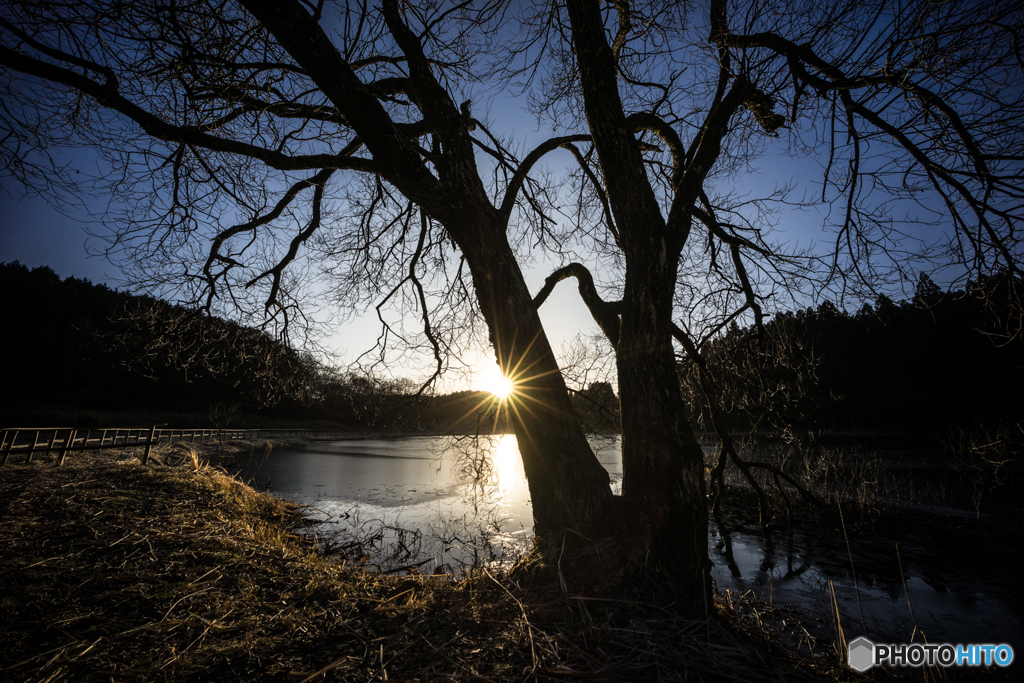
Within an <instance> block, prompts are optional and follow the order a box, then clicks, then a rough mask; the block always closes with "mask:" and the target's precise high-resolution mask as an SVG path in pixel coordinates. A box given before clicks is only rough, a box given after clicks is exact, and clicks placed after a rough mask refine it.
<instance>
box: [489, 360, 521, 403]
mask: <svg viewBox="0 0 1024 683" xmlns="http://www.w3.org/2000/svg"><path fill="white" fill-rule="evenodd" d="M483 388H484V391H489V392H491V393H492V394H494V395H495V396H496V397H497V398H499V399H501V400H502V401H504V400H507V399H508V397H509V396H511V395H512V393H513V392H514V391H515V384H514V383H513V382H512V380H510V379H509V378H508V377H505V376H504V375H503V374H501V370H499V369H498V366H497V365H493V366H491V367H489V368H488V369H487V372H486V373H485V374H484V377H483Z"/></svg>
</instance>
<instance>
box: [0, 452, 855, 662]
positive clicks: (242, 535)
mask: <svg viewBox="0 0 1024 683" xmlns="http://www.w3.org/2000/svg"><path fill="white" fill-rule="evenodd" d="M156 460H157V461H159V459H156ZM0 519H2V523H3V525H2V529H3V531H2V534H0V549H2V550H0V575H2V576H3V577H4V578H3V587H2V588H0V612H2V614H3V615H4V619H3V620H2V623H0V642H2V643H3V644H4V645H3V647H2V648H0V678H2V679H3V680H23V681H40V682H42V681H82V680H84V681H93V680H95V681H101V680H102V681H110V680H116V681H126V680H147V681H149V680H168V681H174V680H218V681H224V680H229V681H231V680H236V681H243V680H244V681H293V682H298V681H327V680H330V681H369V680H404V681H442V680H445V681H448V680H458V681H462V680H465V681H470V680H492V681H519V680H559V681H562V680H595V681H597V680H601V681H643V680H683V679H686V680H708V681H711V680H715V681H717V680H745V681H768V680H772V681H776V680H800V679H805V680H823V679H828V680H836V679H837V678H838V679H847V678H850V679H852V675H851V674H850V673H849V672H847V671H843V670H842V669H841V668H839V667H837V666H836V662H835V661H834V660H833V661H829V660H828V659H827V658H824V657H802V658H796V657H793V656H791V655H790V654H789V653H787V652H785V651H782V650H781V649H779V648H777V647H775V646H773V645H772V634H771V632H770V631H768V630H767V629H765V628H762V627H761V625H760V619H759V618H758V616H757V613H756V611H753V612H751V611H750V610H742V609H741V610H739V612H741V613H744V614H745V616H740V615H739V614H738V612H737V611H735V610H733V609H731V608H730V607H729V606H728V605H727V604H725V603H723V604H719V605H716V606H715V607H714V609H713V610H712V613H711V614H710V616H709V618H708V619H701V620H698V621H686V620H683V619H680V618H679V617H678V616H677V615H674V614H673V613H672V612H671V611H670V610H666V609H664V608H663V607H660V606H652V605H647V604H643V603H642V602H637V601H635V600H634V601H628V600H625V599H611V598H609V599H607V600H587V601H584V600H579V599H573V598H572V597H571V596H561V597H559V598H556V599H555V601H554V602H552V601H551V600H552V598H551V596H550V594H546V596H545V598H544V601H543V604H540V603H538V601H537V600H534V599H533V597H532V596H531V595H530V594H528V593H526V592H523V591H522V590H520V589H519V587H518V586H517V585H516V584H515V582H513V581H512V580H510V579H509V578H508V577H506V576H503V575H501V574H499V573H496V572H495V571H484V570H481V571H479V572H477V573H475V574H473V575H471V576H468V577H464V578H461V579H459V580H458V581H455V580H452V579H450V578H449V577H445V576H440V577H419V576H412V577H409V576H405V577H387V576H380V575H374V574H370V573H366V572H364V571H362V570H361V569H360V568H359V567H353V566H341V565H340V564H339V563H337V562H334V561H332V560H331V558H330V557H329V553H327V552H325V551H324V550H323V549H321V548H318V547H317V546H316V544H315V543H314V542H313V541H312V540H311V537H310V536H309V535H302V534H296V533H294V530H295V529H296V527H297V525H302V524H303V517H302V511H301V510H300V509H298V508H296V507H295V506H294V505H291V504H289V503H286V502H285V501H282V500H280V499H276V498H273V497H271V496H267V495H264V494H260V493H257V492H255V491H253V490H252V489H251V488H249V487H247V486H245V485H243V484H240V483H239V482H237V481H235V480H234V479H232V478H230V477H227V476H225V475H224V474H222V473H219V472H218V471H216V470H213V469H210V468H205V469H204V468H202V467H198V468H197V467H194V466H193V467H189V466H185V467H177V468H169V467H164V466H160V465H153V466H149V467H143V466H141V465H140V464H139V463H138V461H137V460H136V459H133V458H129V457H124V459H121V460H118V459H116V458H115V457H113V456H111V455H109V454H108V455H100V456H93V457H89V458H78V459H76V460H74V461H73V462H71V464H70V465H65V466H64V467H62V468H58V467H55V466H54V464H53V462H52V461H47V460H46V459H43V460H42V461H40V462H34V463H32V464H28V465H25V464H18V465H12V466H8V467H6V468H4V469H3V470H0ZM822 649H823V650H824V649H826V648H822Z"/></svg>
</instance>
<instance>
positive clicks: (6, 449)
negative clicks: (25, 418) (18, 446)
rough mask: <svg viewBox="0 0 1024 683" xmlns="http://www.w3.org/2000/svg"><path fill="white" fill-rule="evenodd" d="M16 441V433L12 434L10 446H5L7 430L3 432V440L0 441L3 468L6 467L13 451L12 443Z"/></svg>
mask: <svg viewBox="0 0 1024 683" xmlns="http://www.w3.org/2000/svg"><path fill="white" fill-rule="evenodd" d="M17 440H18V432H14V438H13V439H11V445H10V446H8V445H7V430H4V438H3V440H0V452H3V454H4V462H3V467H6V466H7V460H8V458H10V457H11V451H12V450H13V449H14V442H15V441H17Z"/></svg>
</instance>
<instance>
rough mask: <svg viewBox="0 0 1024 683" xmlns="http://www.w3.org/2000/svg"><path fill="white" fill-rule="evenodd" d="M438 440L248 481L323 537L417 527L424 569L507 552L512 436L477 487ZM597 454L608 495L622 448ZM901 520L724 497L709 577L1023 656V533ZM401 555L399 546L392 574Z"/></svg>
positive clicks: (374, 442)
mask: <svg viewBox="0 0 1024 683" xmlns="http://www.w3.org/2000/svg"><path fill="white" fill-rule="evenodd" d="M446 445H449V446H450V445H451V444H449V443H448V442H446V441H445V440H444V439H442V438H438V437H410V438H403V439H367V440H351V441H331V442H320V443H313V444H309V445H307V446H304V447H302V448H300V449H289V450H278V451H274V452H272V453H270V454H269V455H268V456H266V457H265V458H262V459H259V458H258V459H257V460H256V461H254V462H252V463H250V464H249V465H248V466H247V468H246V469H245V470H244V471H243V476H245V477H246V478H247V479H248V480H249V481H250V482H252V483H253V484H255V485H256V486H258V487H260V488H269V490H271V491H273V492H275V493H277V494H279V495H281V496H283V497H285V498H288V499H290V500H293V501H295V502H298V503H301V504H305V505H309V506H311V507H313V508H314V509H315V510H317V511H318V514H319V515H320V516H321V518H322V519H324V520H325V522H324V523H323V524H321V525H319V529H320V531H321V532H323V533H325V534H327V535H331V534H336V533H340V534H344V533H345V532H346V531H347V530H357V531H363V532H365V531H367V530H370V529H373V528H374V527H378V528H379V527H380V526H381V525H382V524H383V525H387V526H388V527H389V530H388V533H386V534H383V535H382V543H386V542H393V543H398V541H399V540H400V541H401V543H402V544H405V546H412V543H411V542H410V540H409V536H408V534H402V533H401V532H400V531H398V529H415V530H418V531H419V532H420V535H419V537H418V539H417V542H418V545H417V546H416V548H415V549H416V550H419V551H420V552H424V553H427V554H428V555H430V556H432V557H433V558H434V559H432V560H431V561H429V562H428V563H427V564H425V565H423V566H422V567H421V568H420V569H421V571H426V572H429V571H432V570H433V569H434V568H435V567H436V566H438V565H442V564H447V565H448V566H449V567H452V568H457V567H458V566H459V565H460V564H467V563H471V562H473V561H474V559H475V558H479V559H481V560H484V561H488V560H492V559H501V558H505V559H508V558H510V557H514V556H515V554H516V553H517V552H521V551H522V550H524V549H525V548H526V547H527V546H528V543H529V540H530V537H531V534H532V532H531V524H532V513H531V508H530V493H529V489H528V487H527V484H526V477H525V475H524V473H523V468H522V462H521V460H520V458H519V452H518V448H517V447H516V442H515V437H514V436H511V435H506V436H503V437H493V441H492V442H491V451H492V452H491V455H492V458H491V462H492V463H493V469H492V471H491V472H490V476H489V477H488V478H487V480H486V482H485V483H484V484H482V485H474V484H472V483H471V482H470V480H469V479H467V478H463V477H460V476H459V474H458V471H457V467H456V465H457V462H456V460H457V455H456V453H455V452H453V451H452V450H450V449H449V450H446V449H445V446H446ZM594 446H595V451H596V452H597V455H598V458H599V459H600V460H601V462H602V464H603V465H604V466H605V468H606V469H607V470H608V472H609V474H610V475H611V478H612V482H613V484H612V485H613V488H614V487H616V486H617V485H618V483H619V482H620V480H621V477H622V469H621V452H620V447H619V443H618V441H617V440H609V439H603V440H600V441H595V442H594ZM896 519H897V521H895V522H887V523H874V524H868V525H853V524H849V525H848V526H847V529H846V532H847V533H846V534H845V535H844V532H843V529H842V526H841V525H840V524H839V522H838V520H832V519H824V518H811V517H807V518H795V519H794V523H793V524H792V525H789V526H787V527H786V528H783V529H780V530H777V531H773V532H772V533H770V534H768V535H765V534H763V533H762V532H761V529H760V527H759V525H758V523H757V511H756V509H754V508H752V507H750V506H747V505H745V504H743V503H742V502H740V501H737V500H734V499H733V500H730V502H729V504H728V505H726V506H724V511H723V515H722V516H721V517H717V518H715V517H713V518H712V520H711V528H710V538H709V542H710V547H711V557H712V561H713V562H714V568H713V570H712V576H713V577H714V579H715V582H716V584H717V586H718V588H719V589H720V590H726V589H728V590H731V591H734V592H738V593H743V592H745V591H753V592H754V594H755V595H757V596H759V597H760V598H761V599H762V600H763V601H770V602H772V603H774V604H776V605H783V604H787V603H788V604H791V605H792V606H793V607H794V608H796V609H797V610H798V611H799V612H800V613H801V615H802V616H803V617H804V619H805V620H806V621H809V622H813V623H817V624H819V626H820V627H821V628H820V629H819V630H821V631H826V630H827V631H828V632H829V633H830V632H831V631H832V624H833V619H832V616H831V607H830V602H831V601H830V595H831V591H832V590H833V588H834V591H835V595H836V600H837V602H838V604H839V610H840V616H841V618H842V625H843V628H844V629H845V633H846V635H847V638H848V639H850V640H852V639H853V638H854V637H856V636H857V635H861V634H862V633H863V632H864V630H865V625H866V629H867V635H868V636H869V637H870V638H871V639H872V640H874V641H875V642H910V639H911V636H912V635H913V636H914V641H915V642H921V639H922V638H921V636H922V635H923V636H924V637H925V638H926V639H927V642H929V643H943V642H951V643H964V644H969V643H989V642H994V643H1008V644H1010V645H1011V646H1013V647H1014V648H1015V650H1016V651H1017V652H1021V651H1022V650H1021V649H1020V648H1021V647H1024V623H1022V614H1024V599H1022V591H1021V588H1020V583H1021V582H1020V572H1021V566H1022V560H1024V552H1022V551H1024V548H1022V538H1024V535H1022V531H1021V529H1020V528H1019V527H1008V528H1002V527H998V526H993V525H991V524H981V523H977V522H974V521H972V520H964V519H962V518H926V517H924V516H923V515H919V514H916V513H905V514H900V515H897V516H896ZM847 538H848V540H849V545H848V544H847ZM405 546H403V549H404V547H405ZM409 558H410V556H409V555H408V553H405V552H404V550H403V552H402V553H398V554H397V555H396V557H395V561H394V563H393V565H394V566H401V565H402V563H403V562H407V561H409ZM901 569H902V574H901ZM854 574H856V580H855V579H854ZM829 581H831V582H832V586H833V588H830V586H829ZM858 598H859V599H858ZM862 614H863V617H862Z"/></svg>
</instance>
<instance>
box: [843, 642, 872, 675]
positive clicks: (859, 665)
mask: <svg viewBox="0 0 1024 683" xmlns="http://www.w3.org/2000/svg"><path fill="white" fill-rule="evenodd" d="M848 652H849V662H850V668H851V669H853V670H854V671H859V672H861V673H863V672H865V671H867V670H868V669H870V668H871V667H872V665H873V664H874V663H875V644H874V643H872V642H871V641H870V640H868V639H867V638H865V637H864V636H861V637H860V638H857V639H856V640H853V641H850V644H849V648H848Z"/></svg>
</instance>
